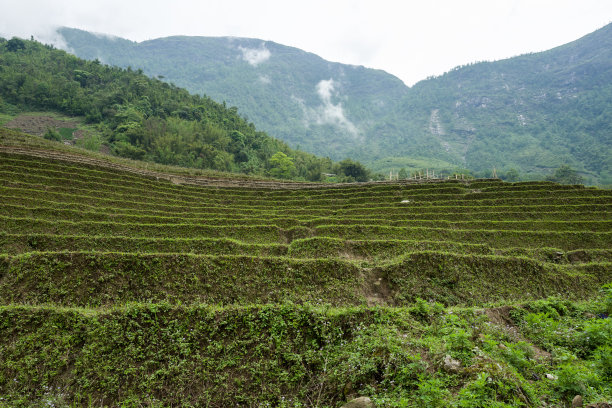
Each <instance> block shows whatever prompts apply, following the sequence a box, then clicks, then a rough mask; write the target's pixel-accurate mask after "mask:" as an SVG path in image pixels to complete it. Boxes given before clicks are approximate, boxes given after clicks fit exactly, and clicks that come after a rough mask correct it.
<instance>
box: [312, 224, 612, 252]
mask: <svg viewBox="0 0 612 408" xmlns="http://www.w3.org/2000/svg"><path fill="white" fill-rule="evenodd" d="M314 236H318V237H331V238H343V239H347V240H351V239H354V240H386V239H399V240H426V241H452V242H466V243H482V244H486V245H489V246H491V247H493V248H505V247H520V248H534V247H536V248H537V247H553V248H560V249H562V250H574V249H590V248H610V247H612V232H586V231H585V232H572V231H508V230H499V231H492V230H449V229H445V228H416V227H415V228H407V227H389V226H338V225H331V226H318V227H316V228H314Z"/></svg>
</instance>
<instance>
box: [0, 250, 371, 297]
mask: <svg viewBox="0 0 612 408" xmlns="http://www.w3.org/2000/svg"><path fill="white" fill-rule="evenodd" d="M4 263H5V264H6V267H5V270H4V271H3V272H2V273H1V275H0V276H1V279H0V299H1V300H0V302H2V304H5V305H6V304H10V303H27V304H51V303H52V304H55V305H65V306H111V305H118V304H123V303H126V302H134V301H146V302H150V301H162V300H167V301H171V302H182V303H210V304H233V303H241V304H248V303H275V302H283V301H289V300H290V301H311V302H317V301H319V302H322V301H323V299H324V300H325V302H328V303H333V304H356V303H357V304H359V303H360V302H361V301H362V300H363V299H364V296H363V294H362V293H361V292H362V286H363V283H362V281H363V279H364V278H363V277H362V276H361V274H360V273H359V270H358V269H357V267H356V266H354V265H352V264H350V263H347V262H341V261H337V260H324V259H318V260H299V261H298V260H291V259H286V258H266V257H249V256H201V255H193V254H140V253H100V252H40V253H36V252H31V253H27V254H23V255H16V256H9V257H5V261H4Z"/></svg>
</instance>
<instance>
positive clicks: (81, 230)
mask: <svg viewBox="0 0 612 408" xmlns="http://www.w3.org/2000/svg"><path fill="white" fill-rule="evenodd" d="M0 220H2V223H3V224H4V231H6V232H9V233H23V234H39V233H40V234H59V235H109V236H131V237H157V238H232V239H239V240H240V241H242V242H251V243H254V242H261V243H278V242H280V243H283V242H287V240H288V238H287V237H288V236H289V235H288V234H294V233H295V234H296V237H298V235H297V234H306V233H309V232H308V231H301V230H300V229H298V228H294V229H289V230H282V229H280V228H278V227H276V226H274V225H251V226H240V225H237V226H231V225H221V226H208V225H198V224H159V223H158V224H129V223H114V222H101V221H83V222H79V221H48V220H45V219H40V220H33V219H30V218H8V217H0ZM294 231H297V232H294Z"/></svg>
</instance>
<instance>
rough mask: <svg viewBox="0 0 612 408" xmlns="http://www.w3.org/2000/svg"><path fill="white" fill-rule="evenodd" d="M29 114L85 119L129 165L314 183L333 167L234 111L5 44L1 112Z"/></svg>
mask: <svg viewBox="0 0 612 408" xmlns="http://www.w3.org/2000/svg"><path fill="white" fill-rule="evenodd" d="M26 110H43V111H44V110H48V111H56V112H61V113H63V114H66V115H70V116H81V117H84V118H85V120H86V122H88V123H90V124H93V125H95V126H96V128H97V129H98V131H99V133H100V135H102V138H103V140H104V143H105V144H107V145H108V146H109V147H110V148H111V150H112V151H113V152H114V153H115V154H117V155H119V156H123V157H129V158H132V159H138V160H147V161H153V162H157V163H162V164H170V165H179V166H185V167H195V168H203V169H214V170H221V171H230V172H240V173H245V174H254V175H269V176H273V177H279V178H287V179H296V180H311V181H319V180H322V179H323V176H322V174H323V173H327V172H331V171H332V167H333V163H332V161H331V160H329V159H328V158H320V157H317V156H314V155H312V154H309V153H305V152H302V151H299V150H294V149H291V148H289V146H287V144H285V143H284V142H282V141H280V140H277V139H274V138H272V137H270V136H268V135H267V134H266V133H264V132H261V131H258V130H256V129H255V126H254V125H253V124H252V123H249V122H248V121H247V120H245V119H244V118H242V117H241V116H240V115H239V114H238V110H237V108H235V107H228V106H226V105H225V103H217V102H215V101H213V100H212V99H210V98H208V97H205V96H197V95H191V94H189V93H188V92H187V91H185V90H184V89H180V88H178V87H176V86H174V85H172V84H168V83H165V82H162V81H160V80H158V79H154V78H149V77H147V76H145V75H144V74H143V73H142V71H141V70H133V69H131V68H127V69H121V68H117V67H110V66H106V65H103V64H101V63H100V62H99V61H97V60H94V61H85V60H82V59H79V58H77V57H74V56H72V55H70V54H67V53H66V52H64V51H61V50H57V49H54V48H53V47H52V46H49V45H43V44H41V43H38V42H36V41H27V40H22V39H19V38H13V39H11V40H8V41H6V40H2V41H0V112H2V111H4V112H11V113H16V112H19V111H26ZM289 162H290V163H291V164H289ZM357 164H358V163H357ZM358 165H359V164H358ZM359 166H361V165H359ZM347 171H349V172H353V170H347ZM353 177H354V178H355V180H361V179H363V177H361V176H360V175H357V176H353Z"/></svg>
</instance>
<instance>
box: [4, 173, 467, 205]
mask: <svg viewBox="0 0 612 408" xmlns="http://www.w3.org/2000/svg"><path fill="white" fill-rule="evenodd" d="M0 169H2V170H0V174H1V175H2V177H3V179H4V180H6V181H14V180H18V181H26V180H30V182H44V183H45V184H54V185H70V186H75V185H79V186H81V187H83V186H98V187H102V188H104V187H108V188H111V189H112V188H113V187H122V188H129V189H134V188H137V189H146V190H148V191H150V192H155V193H159V194H173V195H185V196H190V197H200V198H206V197H210V196H211V195H214V194H217V195H219V194H220V195H223V196H224V197H232V198H237V199H238V198H245V197H248V198H257V199H259V198H262V197H264V198H266V199H270V200H280V201H284V200H289V199H296V198H298V199H299V198H305V197H308V198H317V199H319V198H320V199H324V198H337V199H349V198H357V197H370V198H371V197H373V196H378V195H380V194H386V195H391V194H393V195H396V196H397V195H400V194H405V193H407V192H409V193H410V194H414V195H429V194H431V193H433V192H435V193H446V194H458V195H460V194H464V193H466V192H469V191H470V190H466V189H464V188H462V187H456V186H441V187H435V188H434V187H432V185H421V186H411V188H405V187H404V186H401V185H392V184H391V185H387V184H381V185H379V186H376V187H366V185H363V187H361V188H355V187H334V188H329V189H325V188H319V189H293V190H284V191H282V192H279V191H278V190H263V191H262V189H254V188H250V189H249V188H239V187H234V188H231V189H230V188H219V187H197V186H189V185H182V186H177V185H173V184H170V183H169V182H168V181H167V180H165V179H163V180H161V182H160V181H159V180H154V179H153V180H151V179H150V178H145V177H142V179H138V178H132V179H130V178H127V177H113V175H112V174H105V173H102V172H95V173H93V174H92V172H87V171H83V170H82V169H79V168H78V167H73V168H70V169H65V170H64V171H59V170H52V169H32V168H30V167H27V166H18V165H6V164H4V165H2V166H0ZM96 173H100V174H96ZM24 175H27V179H24V178H23V176H24Z"/></svg>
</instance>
